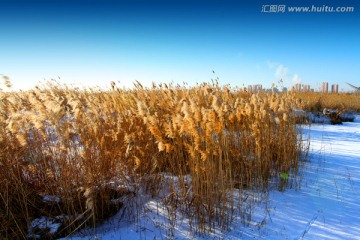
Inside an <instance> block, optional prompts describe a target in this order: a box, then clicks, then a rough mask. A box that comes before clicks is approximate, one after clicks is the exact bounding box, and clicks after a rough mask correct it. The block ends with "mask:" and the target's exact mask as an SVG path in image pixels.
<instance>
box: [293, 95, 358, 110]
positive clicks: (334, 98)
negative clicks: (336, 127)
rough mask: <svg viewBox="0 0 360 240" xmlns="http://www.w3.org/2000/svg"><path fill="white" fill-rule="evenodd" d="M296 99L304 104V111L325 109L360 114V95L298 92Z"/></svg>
mask: <svg viewBox="0 0 360 240" xmlns="http://www.w3.org/2000/svg"><path fill="white" fill-rule="evenodd" d="M296 97H298V98H299V99H301V100H302V101H303V102H302V103H303V104H302V105H303V109H304V110H305V111H308V112H313V113H316V112H321V111H323V109H324V108H329V109H337V110H339V111H354V112H360V93H358V92H354V93H318V92H297V93H296Z"/></svg>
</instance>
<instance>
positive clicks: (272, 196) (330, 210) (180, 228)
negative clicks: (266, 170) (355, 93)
mask: <svg viewBox="0 0 360 240" xmlns="http://www.w3.org/2000/svg"><path fill="white" fill-rule="evenodd" d="M303 135H304V137H309V138H310V149H309V160H308V161H306V162H305V163H304V165H303V171H302V176H300V177H301V179H302V180H301V184H300V187H299V188H294V189H286V190H285V191H278V190H271V191H270V192H268V196H267V198H262V199H263V200H264V199H265V202H264V201H263V202H261V203H259V204H257V205H255V206H254V209H252V211H251V212H250V213H251V215H252V219H251V221H250V222H248V223H245V224H244V223H243V222H241V220H240V217H238V216H236V214H235V217H234V221H233V223H232V224H231V225H230V229H228V230H227V231H223V230H221V229H216V228H215V229H214V230H212V231H211V232H210V233H208V234H207V235H200V234H196V233H194V232H191V231H189V230H190V229H189V221H190V220H189V219H187V218H186V217H184V216H183V215H182V214H181V213H179V212H176V214H175V215H172V217H171V216H170V215H169V209H167V208H166V207H165V206H164V205H163V204H162V202H161V201H157V200H154V199H151V198H147V199H142V201H143V205H142V206H143V207H142V208H141V209H135V208H133V210H132V211H133V213H135V215H136V216H137V217H138V219H137V220H136V218H134V219H132V220H131V219H122V220H119V219H120V218H119V216H120V215H121V214H123V212H121V211H120V212H119V213H118V214H117V215H116V216H115V217H114V218H112V219H110V220H109V221H107V222H106V223H104V224H103V225H102V226H99V227H98V228H96V229H93V230H81V231H80V232H78V233H76V234H74V235H73V236H72V239H89V238H93V239H169V238H170V239H360V214H359V213H360V195H359V193H360V117H359V116H357V117H356V119H355V121H354V122H348V123H343V124H342V125H329V124H312V125H311V126H310V127H306V126H305V127H304V129H303ZM124 211H125V210H124ZM170 229H172V230H170Z"/></svg>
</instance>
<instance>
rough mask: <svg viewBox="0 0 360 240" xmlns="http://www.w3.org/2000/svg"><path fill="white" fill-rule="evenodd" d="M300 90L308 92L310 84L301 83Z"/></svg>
mask: <svg viewBox="0 0 360 240" xmlns="http://www.w3.org/2000/svg"><path fill="white" fill-rule="evenodd" d="M302 91H303V92H310V85H308V84H303V85H302Z"/></svg>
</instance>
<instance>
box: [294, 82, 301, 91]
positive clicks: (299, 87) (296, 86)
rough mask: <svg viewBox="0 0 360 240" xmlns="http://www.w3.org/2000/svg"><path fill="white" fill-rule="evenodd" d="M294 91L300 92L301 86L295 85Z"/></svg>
mask: <svg viewBox="0 0 360 240" xmlns="http://www.w3.org/2000/svg"><path fill="white" fill-rule="evenodd" d="M295 91H297V92H301V84H300V83H297V84H295Z"/></svg>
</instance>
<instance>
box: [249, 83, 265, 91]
mask: <svg viewBox="0 0 360 240" xmlns="http://www.w3.org/2000/svg"><path fill="white" fill-rule="evenodd" d="M261 90H262V85H261V84H254V85H248V91H249V92H255V93H256V92H260V91H261Z"/></svg>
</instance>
